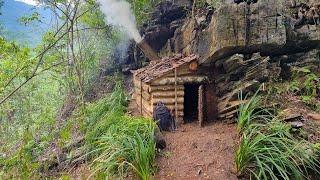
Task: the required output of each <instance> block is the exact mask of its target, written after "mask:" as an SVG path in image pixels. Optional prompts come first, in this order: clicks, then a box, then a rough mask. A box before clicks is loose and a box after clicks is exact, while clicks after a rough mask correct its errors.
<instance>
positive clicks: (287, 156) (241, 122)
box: [235, 95, 320, 180]
mask: <svg viewBox="0 0 320 180" xmlns="http://www.w3.org/2000/svg"><path fill="white" fill-rule="evenodd" d="M258 105H259V97H257V96H256V95H255V96H253V97H252V98H251V99H250V100H249V101H248V102H247V103H246V104H245V105H243V107H242V108H240V109H239V118H238V127H240V128H238V129H239V130H240V132H242V136H241V141H240V144H239V148H238V150H237V151H236V157H235V162H236V168H237V172H238V175H244V176H249V177H250V178H256V179H288V180H289V179H309V178H310V177H309V172H310V171H312V172H313V173H315V174H317V175H320V166H319V160H318V159H317V155H316V152H315V150H316V148H314V146H313V145H312V144H310V143H309V142H306V141H304V140H299V139H295V138H294V137H293V136H292V134H291V133H290V126H289V125H287V124H285V123H283V122H281V121H279V120H277V119H276V118H274V117H273V116H271V115H270V116H261V115H259V113H253V112H261V110H259V109H261V107H259V106H258Z"/></svg>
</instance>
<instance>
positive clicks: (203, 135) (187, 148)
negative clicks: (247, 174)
mask: <svg viewBox="0 0 320 180" xmlns="http://www.w3.org/2000/svg"><path fill="white" fill-rule="evenodd" d="M164 136H165V139H166V142H167V148H166V149H164V151H162V152H160V153H159V155H158V157H157V166H158V172H157V174H156V176H155V177H154V179H166V180H167V179H183V180H185V179H190V180H191V179H212V180H214V179H216V180H222V179H223V180H233V179H237V177H236V173H235V164H234V153H235V149H236V144H237V142H236V141H237V131H236V127H235V124H228V123H226V122H215V123H211V124H208V125H206V126H205V127H202V128H201V127H199V126H198V124H197V123H196V122H194V123H188V124H184V125H182V126H181V127H179V129H178V130H177V131H176V132H165V133H164Z"/></svg>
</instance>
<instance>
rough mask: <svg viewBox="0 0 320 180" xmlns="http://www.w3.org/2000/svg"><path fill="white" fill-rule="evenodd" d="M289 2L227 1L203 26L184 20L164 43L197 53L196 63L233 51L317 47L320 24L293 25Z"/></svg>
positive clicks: (266, 51)
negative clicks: (248, 2)
mask: <svg viewBox="0 0 320 180" xmlns="http://www.w3.org/2000/svg"><path fill="white" fill-rule="evenodd" d="M290 6H291V3H288V1H283V0H259V1H258V2H257V3H254V4H250V5H248V4H247V3H240V4H235V3H231V2H229V3H226V4H223V5H222V6H221V7H220V8H218V9H216V10H215V11H214V13H213V15H212V17H211V20H209V22H208V25H207V26H206V27H205V28H202V27H201V25H199V24H198V20H197V17H196V18H189V19H188V20H186V21H185V22H184V25H183V26H181V27H180V28H178V29H177V30H176V31H175V34H174V37H173V38H172V39H171V40H170V41H168V45H170V47H171V46H172V48H171V49H172V50H173V51H174V53H183V54H192V53H195V54H199V55H200V58H199V60H200V63H211V62H212V60H214V61H215V60H217V59H222V58H225V57H228V56H231V55H233V54H236V53H242V54H252V53H255V52H260V53H261V54H262V55H263V56H274V55H283V54H292V53H297V52H303V51H307V50H309V49H314V48H320V26H319V25H309V24H306V25H303V26H301V27H298V28H296V27H295V23H296V22H297V21H298V19H294V17H293V16H294V13H295V12H296V11H298V9H297V8H292V7H290ZM292 11H295V12H292ZM202 19H205V18H203V17H202ZM169 49H170V48H169ZM164 51H166V50H165V49H164Z"/></svg>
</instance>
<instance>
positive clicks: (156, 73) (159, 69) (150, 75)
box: [134, 54, 198, 83]
mask: <svg viewBox="0 0 320 180" xmlns="http://www.w3.org/2000/svg"><path fill="white" fill-rule="evenodd" d="M197 59H198V56H197V55H194V54H192V55H189V56H182V55H181V54H178V55H175V56H173V57H165V58H162V59H161V60H157V61H152V62H150V64H149V65H147V66H145V67H143V68H140V69H138V70H136V71H135V72H134V75H135V77H137V78H138V79H140V80H141V81H143V82H146V83H148V82H150V81H153V80H155V79H157V78H160V77H162V76H163V75H165V74H167V73H169V72H170V71H172V70H173V69H174V68H177V67H179V66H181V65H184V64H186V63H189V62H191V61H194V60H197Z"/></svg>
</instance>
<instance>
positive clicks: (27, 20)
mask: <svg viewBox="0 0 320 180" xmlns="http://www.w3.org/2000/svg"><path fill="white" fill-rule="evenodd" d="M19 21H20V23H22V24H24V25H27V24H29V23H31V22H34V21H38V22H40V13H38V12H33V13H32V14H30V15H28V16H27V15H26V16H23V17H20V19H19Z"/></svg>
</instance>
